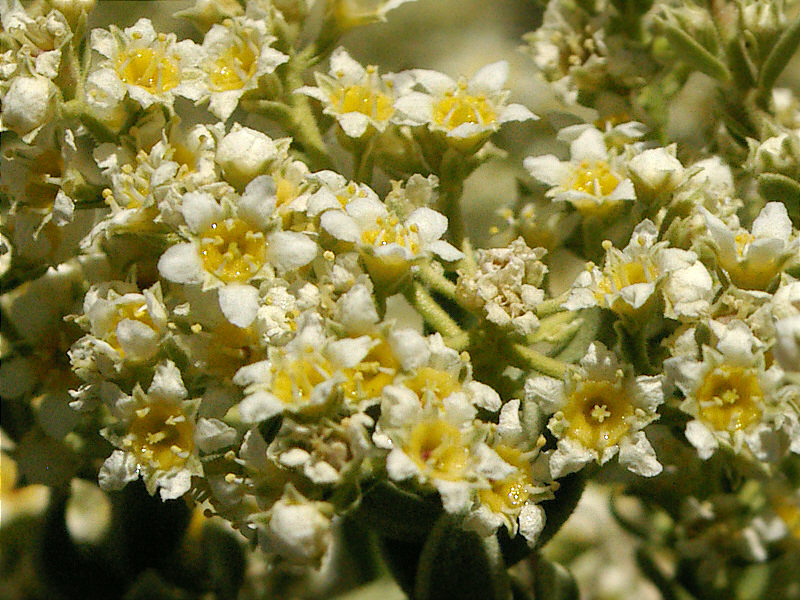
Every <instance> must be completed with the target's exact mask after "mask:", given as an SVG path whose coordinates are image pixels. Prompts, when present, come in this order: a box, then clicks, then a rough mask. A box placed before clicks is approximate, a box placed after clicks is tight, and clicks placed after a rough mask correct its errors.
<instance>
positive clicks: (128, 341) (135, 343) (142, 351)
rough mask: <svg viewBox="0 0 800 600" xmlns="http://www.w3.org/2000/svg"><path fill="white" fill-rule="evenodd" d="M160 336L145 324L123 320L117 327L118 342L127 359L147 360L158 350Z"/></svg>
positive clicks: (132, 320)
mask: <svg viewBox="0 0 800 600" xmlns="http://www.w3.org/2000/svg"><path fill="white" fill-rule="evenodd" d="M159 338H160V336H159V335H158V333H157V332H156V331H154V330H153V329H152V328H150V327H149V326H148V325H146V324H145V323H142V322H141V321H137V320H135V319H123V320H121V321H120V322H119V324H118V325H117V341H118V342H119V346H120V348H121V349H122V351H123V352H124V353H125V356H126V357H127V358H131V359H133V360H145V359H147V358H150V357H151V356H153V354H155V353H156V351H157V350H158V341H159Z"/></svg>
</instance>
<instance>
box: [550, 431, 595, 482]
mask: <svg viewBox="0 0 800 600" xmlns="http://www.w3.org/2000/svg"><path fill="white" fill-rule="evenodd" d="M596 458H597V456H596V453H595V452H592V451H591V450H587V449H586V448H584V447H583V446H582V445H581V444H579V443H578V442H575V441H573V440H570V439H562V440H559V442H558V447H557V449H556V450H555V451H554V452H553V453H552V454H551V455H550V475H551V476H552V477H553V478H554V479H558V478H559V477H563V476H564V475H569V474H570V473H574V472H576V471H580V470H581V469H582V468H583V466H584V465H585V464H586V463H589V462H592V461H593V460H595V459H596Z"/></svg>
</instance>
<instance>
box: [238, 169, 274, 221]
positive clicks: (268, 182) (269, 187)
mask: <svg viewBox="0 0 800 600" xmlns="http://www.w3.org/2000/svg"><path fill="white" fill-rule="evenodd" d="M276 191H277V188H276V187H275V180H274V179H272V177H270V176H269V175H259V176H258V177H256V178H255V179H253V181H251V182H250V183H248V184H247V187H246V188H245V189H244V193H243V194H242V197H241V198H240V199H239V202H238V203H237V204H238V208H239V216H240V217H245V218H246V219H247V220H248V221H250V222H251V223H253V224H254V225H257V226H258V227H259V228H260V229H265V228H266V227H267V225H268V224H269V219H270V217H271V216H272V213H273V212H274V211H275V203H276V199H275V193H276Z"/></svg>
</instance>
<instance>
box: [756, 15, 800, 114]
mask: <svg viewBox="0 0 800 600" xmlns="http://www.w3.org/2000/svg"><path fill="white" fill-rule="evenodd" d="M799 45H800V16H798V17H797V18H796V19H795V21H794V23H792V25H791V26H790V27H789V28H787V29H786V30H784V32H783V33H782V34H781V37H779V38H778V41H777V42H776V43H775V45H774V46H773V47H772V50H771V51H770V53H769V54H768V55H767V59H766V60H765V61H764V66H763V67H762V68H761V74H760V76H759V78H758V89H759V91H760V93H761V97H762V98H767V97H769V93H770V92H771V91H772V88H773V87H774V86H775V81H776V80H777V79H778V76H779V75H780V74H781V72H782V71H783V69H784V68H785V67H786V65H787V64H788V63H789V61H790V60H791V59H792V57H793V56H794V53H795V51H796V50H797V47H798V46H799Z"/></svg>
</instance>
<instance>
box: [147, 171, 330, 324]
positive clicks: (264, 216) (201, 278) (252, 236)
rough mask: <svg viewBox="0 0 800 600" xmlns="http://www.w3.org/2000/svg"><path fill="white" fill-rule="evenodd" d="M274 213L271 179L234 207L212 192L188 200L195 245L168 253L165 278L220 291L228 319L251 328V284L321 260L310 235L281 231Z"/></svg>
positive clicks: (161, 264)
mask: <svg viewBox="0 0 800 600" xmlns="http://www.w3.org/2000/svg"><path fill="white" fill-rule="evenodd" d="M274 209H275V184H274V182H273V181H272V179H271V178H270V177H269V176H267V175H262V176H260V177H257V178H256V179H254V180H253V181H251V182H250V184H248V186H247V188H246V189H245V191H244V194H243V195H241V196H234V197H233V198H232V199H231V200H230V202H227V201H223V202H222V203H219V202H217V201H216V200H215V199H214V198H213V197H212V196H211V195H210V194H208V193H207V192H189V193H187V194H185V195H184V196H183V199H182V202H181V207H180V210H181V212H182V214H183V217H184V219H185V221H186V226H185V228H184V229H183V231H184V235H185V236H186V237H187V238H189V240H190V241H188V242H184V243H180V244H176V245H174V246H170V247H169V248H167V250H166V251H165V252H164V254H162V255H161V258H160V259H159V261H158V269H159V272H160V273H161V275H162V277H164V278H165V279H168V280H169V281H174V282H175V283H183V284H189V285H191V284H202V285H203V286H204V288H205V289H209V288H215V287H216V288H220V289H219V301H220V308H221V309H222V311H223V313H224V314H225V316H226V317H227V318H228V319H229V320H230V321H231V323H233V324H235V325H238V326H240V327H246V326H247V325H249V324H250V323H251V322H252V321H253V319H254V318H255V316H256V311H257V310H258V304H259V300H258V290H257V289H256V288H254V287H251V286H250V285H248V284H249V283H250V282H251V281H257V280H261V279H272V278H273V277H275V274H276V273H278V274H285V273H287V272H288V271H292V270H295V269H298V268H300V267H303V266H305V265H307V264H308V263H309V262H311V260H312V259H313V258H314V257H315V256H316V255H317V245H316V243H315V242H314V241H313V240H311V239H310V238H309V237H307V236H306V235H305V234H302V233H295V232H291V231H281V230H279V229H276V224H275V223H274V219H273V211H274Z"/></svg>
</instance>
